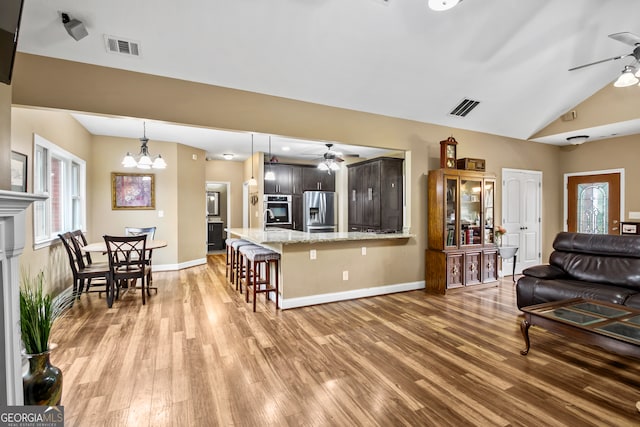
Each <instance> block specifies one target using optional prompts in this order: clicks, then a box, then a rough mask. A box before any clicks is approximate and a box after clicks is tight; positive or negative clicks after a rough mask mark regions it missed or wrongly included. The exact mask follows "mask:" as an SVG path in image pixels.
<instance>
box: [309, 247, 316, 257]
mask: <svg viewBox="0 0 640 427" xmlns="http://www.w3.org/2000/svg"><path fill="white" fill-rule="evenodd" d="M316 255H317V254H316V250H315V249H311V250H310V251H309V259H316Z"/></svg>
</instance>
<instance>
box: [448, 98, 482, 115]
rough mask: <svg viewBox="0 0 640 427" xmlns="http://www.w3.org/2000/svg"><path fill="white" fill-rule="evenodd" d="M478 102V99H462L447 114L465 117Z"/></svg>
mask: <svg viewBox="0 0 640 427" xmlns="http://www.w3.org/2000/svg"><path fill="white" fill-rule="evenodd" d="M478 104H480V101H474V100H473V99H467V98H465V99H463V100H462V102H460V104H458V105H457V106H456V108H454V109H453V110H451V112H450V113H449V114H451V115H452V116H458V117H465V116H466V115H467V114H469V113H470V112H471V110H473V109H474V108H476V106H477V105H478Z"/></svg>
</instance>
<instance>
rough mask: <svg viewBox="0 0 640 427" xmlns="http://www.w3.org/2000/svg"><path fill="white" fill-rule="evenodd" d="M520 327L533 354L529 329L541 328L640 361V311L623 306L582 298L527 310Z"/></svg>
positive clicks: (523, 309)
mask: <svg viewBox="0 0 640 427" xmlns="http://www.w3.org/2000/svg"><path fill="white" fill-rule="evenodd" d="M522 311H523V312H524V317H525V319H524V320H523V321H522V324H521V325H520V329H521V331H522V336H523V337H524V342H525V344H526V346H527V347H526V348H525V349H524V350H522V351H521V352H520V354H522V355H523V356H526V355H527V354H528V353H529V348H530V341H529V328H530V327H531V325H536V326H540V327H542V328H545V329H546V330H548V331H550V332H556V333H560V334H563V335H565V336H566V337H567V338H569V339H571V340H575V341H580V342H582V343H585V344H594V345H597V346H599V347H602V348H605V349H607V350H611V351H614V352H616V353H620V354H624V355H627V356H632V357H637V358H640V310H638V309H634V308H630V307H627V306H624V305H620V304H611V303H606V302H603V301H595V300H586V299H581V298H575V299H569V300H562V301H554V302H549V303H545V304H538V305H532V306H529V307H523V308H522Z"/></svg>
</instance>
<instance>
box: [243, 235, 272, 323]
mask: <svg viewBox="0 0 640 427" xmlns="http://www.w3.org/2000/svg"><path fill="white" fill-rule="evenodd" d="M240 250H241V252H242V253H243V256H244V258H245V259H246V261H245V262H246V267H245V270H246V271H247V273H246V275H245V277H246V281H245V284H246V289H247V292H246V294H245V301H246V302H249V287H251V288H253V311H254V312H255V311H256V295H257V294H259V293H265V294H266V300H267V301H269V292H275V293H276V311H278V293H279V284H278V280H279V278H278V276H279V267H280V254H279V253H277V252H275V251H272V250H271V249H267V248H263V247H258V248H252V247H250V246H244V247H243V248H241V249H240ZM272 264H273V265H274V266H275V284H272V283H271V265H272ZM261 267H263V268H264V272H263V274H260V269H261ZM262 276H264V277H262ZM263 285H264V287H263Z"/></svg>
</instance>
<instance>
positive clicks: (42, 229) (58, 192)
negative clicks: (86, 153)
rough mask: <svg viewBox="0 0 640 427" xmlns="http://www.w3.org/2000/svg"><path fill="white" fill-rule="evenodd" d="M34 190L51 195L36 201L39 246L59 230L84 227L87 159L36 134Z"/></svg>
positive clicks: (36, 225) (36, 233)
mask: <svg viewBox="0 0 640 427" xmlns="http://www.w3.org/2000/svg"><path fill="white" fill-rule="evenodd" d="M33 152H34V153H35V156H34V162H33V183H34V184H33V192H34V193H35V194H46V195H48V196H49V198H48V199H47V200H45V201H41V202H35V203H34V204H33V236H34V243H35V246H36V248H38V247H44V246H47V245H48V244H49V243H50V242H51V241H52V240H55V239H56V238H57V236H58V233H61V232H64V231H69V230H76V229H82V230H84V229H85V228H86V227H85V212H86V203H85V186H86V166H85V161H84V160H82V159H80V158H78V157H76V156H74V155H73V154H71V153H69V152H67V151H65V150H63V149H62V148H60V147H58V146H57V145H55V144H53V143H52V142H50V141H47V140H46V139H44V138H42V137H41V136H39V135H34V149H33Z"/></svg>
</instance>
